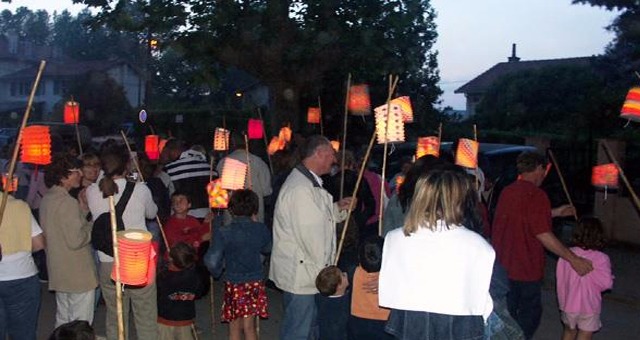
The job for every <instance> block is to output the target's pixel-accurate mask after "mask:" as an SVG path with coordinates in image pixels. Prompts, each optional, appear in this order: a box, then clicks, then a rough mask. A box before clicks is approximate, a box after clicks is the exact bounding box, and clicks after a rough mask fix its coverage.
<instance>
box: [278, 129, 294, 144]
mask: <svg viewBox="0 0 640 340" xmlns="http://www.w3.org/2000/svg"><path fill="white" fill-rule="evenodd" d="M291 133H292V132H291V128H290V127H288V126H283V127H282V128H281V129H280V133H279V134H278V137H279V138H280V139H281V140H283V141H284V142H285V143H289V142H290V141H291Z"/></svg>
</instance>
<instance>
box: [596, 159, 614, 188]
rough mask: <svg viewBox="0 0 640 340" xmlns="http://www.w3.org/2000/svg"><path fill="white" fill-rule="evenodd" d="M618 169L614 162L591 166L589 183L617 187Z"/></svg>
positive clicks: (597, 185) (600, 186)
mask: <svg viewBox="0 0 640 340" xmlns="http://www.w3.org/2000/svg"><path fill="white" fill-rule="evenodd" d="M619 175H620V171H619V170H618V167H616V165H615V164H613V163H609V164H602V165H596V166H594V167H593V169H592V172H591V185H593V186H595V187H597V188H604V189H617V188H618V177H619Z"/></svg>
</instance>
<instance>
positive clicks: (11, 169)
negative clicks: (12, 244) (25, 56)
mask: <svg viewBox="0 0 640 340" xmlns="http://www.w3.org/2000/svg"><path fill="white" fill-rule="evenodd" d="M46 64H47V62H46V61H44V60H42V61H40V67H39V68H38V73H37V74H36V80H35V81H34V82H33V86H32V87H31V94H29V100H28V101H27V108H26V110H25V111H24V116H23V117H22V123H21V124H20V129H19V130H18V136H17V137H16V145H15V146H14V147H13V155H12V156H11V163H9V171H8V172H7V181H12V180H13V172H14V171H15V169H16V161H17V160H18V151H19V150H20V142H21V140H22V132H23V130H24V127H25V126H27V120H29V113H30V112H31V106H32V105H33V97H34V96H35V95H36V89H37V88H38V84H39V83H40V78H41V77H42V72H44V67H45V65H46ZM7 199H9V191H8V190H5V192H4V195H2V203H0V225H1V224H2V218H3V217H4V210H5V208H6V207H7ZM0 260H2V248H1V247H0Z"/></svg>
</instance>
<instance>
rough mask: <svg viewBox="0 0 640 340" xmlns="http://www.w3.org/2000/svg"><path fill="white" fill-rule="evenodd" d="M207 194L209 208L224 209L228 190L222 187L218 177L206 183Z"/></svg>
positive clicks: (227, 198)
mask: <svg viewBox="0 0 640 340" xmlns="http://www.w3.org/2000/svg"><path fill="white" fill-rule="evenodd" d="M207 194H209V207H210V208H218V209H226V208H227V206H228V205H229V192H228V191H227V190H225V189H223V188H222V184H221V180H220V179H219V178H218V179H216V180H214V181H211V182H209V184H207Z"/></svg>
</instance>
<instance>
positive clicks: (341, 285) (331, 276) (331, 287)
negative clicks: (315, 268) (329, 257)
mask: <svg viewBox="0 0 640 340" xmlns="http://www.w3.org/2000/svg"><path fill="white" fill-rule="evenodd" d="M348 286H349V281H348V280H347V275H346V274H345V273H343V272H342V271H341V270H340V268H338V267H336V266H329V267H326V268H324V269H322V270H321V271H320V274H318V277H316V288H318V291H320V294H322V295H324V296H332V295H342V294H344V292H345V290H346V289H347V287H348Z"/></svg>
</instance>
